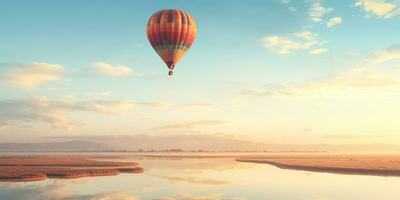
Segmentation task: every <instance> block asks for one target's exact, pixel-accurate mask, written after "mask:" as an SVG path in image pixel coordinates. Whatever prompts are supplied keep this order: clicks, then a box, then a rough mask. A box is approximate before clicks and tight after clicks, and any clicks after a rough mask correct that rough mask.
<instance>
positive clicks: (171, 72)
mask: <svg viewBox="0 0 400 200" xmlns="http://www.w3.org/2000/svg"><path fill="white" fill-rule="evenodd" d="M174 67H175V65H172V67H171V68H169V72H168V75H170V76H172V74H174V72H173V71H172V70H174Z"/></svg>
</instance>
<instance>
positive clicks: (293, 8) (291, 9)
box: [288, 6, 297, 12]
mask: <svg viewBox="0 0 400 200" xmlns="http://www.w3.org/2000/svg"><path fill="white" fill-rule="evenodd" d="M288 9H289V11H290V12H296V11H297V9H296V8H295V7H293V6H289V7H288Z"/></svg>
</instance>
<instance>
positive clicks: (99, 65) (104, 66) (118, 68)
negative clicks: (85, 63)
mask: <svg viewBox="0 0 400 200" xmlns="http://www.w3.org/2000/svg"><path fill="white" fill-rule="evenodd" d="M92 67H93V69H94V70H95V71H96V72H98V73H101V74H104V75H108V76H129V75H132V74H133V73H134V71H133V69H131V68H129V67H127V66H124V65H115V66H114V65H111V64H109V63H105V62H95V63H93V65H92Z"/></svg>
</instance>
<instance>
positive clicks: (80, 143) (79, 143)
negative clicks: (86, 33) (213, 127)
mask: <svg viewBox="0 0 400 200" xmlns="http://www.w3.org/2000/svg"><path fill="white" fill-rule="evenodd" d="M47 139H51V140H53V141H54V142H41V143H3V144H0V151H3V152H4V151H104V150H117V151H121V150H128V151H137V150H143V151H150V150H155V151H160V150H161V151H165V150H171V149H174V150H183V151H198V150H204V151H267V152H335V153H389V152H390V153H393V152H395V153H400V145H388V144H312V145H291V144H268V143H263V142H253V141H247V140H242V139H235V138H229V137H225V136H217V135H168V136H150V135H136V136H69V137H51V138H47Z"/></svg>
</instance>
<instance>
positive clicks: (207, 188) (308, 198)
mask: <svg viewBox="0 0 400 200" xmlns="http://www.w3.org/2000/svg"><path fill="white" fill-rule="evenodd" d="M108 160H109V159H108ZM124 161H138V162H140V165H141V166H142V167H144V168H145V172H144V173H142V174H120V175H118V176H106V177H87V178H81V179H48V180H45V181H39V182H28V183H0V199H1V200H14V199H18V200H28V199H29V200H39V199H40V200H42V199H44V200H52V199H65V200H86V199H89V200H137V199H144V200H146V199H149V200H242V199H249V200H253V199H254V200H269V199H271V200H288V199H295V200H358V199H363V200H370V199H371V200H382V199H384V200H398V199H400V193H399V192H398V189H399V186H400V178H399V177H378V176H358V175H341V174H329V173H317V172H305V171H296V170H284V169H279V168H276V167H273V166H270V165H266V164H253V163H240V162H236V161H234V160H233V159H229V158H201V159H199V158H187V159H168V158H129V159H124Z"/></svg>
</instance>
